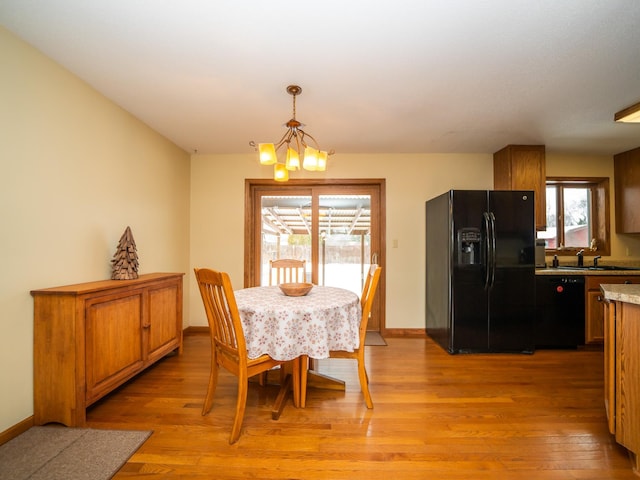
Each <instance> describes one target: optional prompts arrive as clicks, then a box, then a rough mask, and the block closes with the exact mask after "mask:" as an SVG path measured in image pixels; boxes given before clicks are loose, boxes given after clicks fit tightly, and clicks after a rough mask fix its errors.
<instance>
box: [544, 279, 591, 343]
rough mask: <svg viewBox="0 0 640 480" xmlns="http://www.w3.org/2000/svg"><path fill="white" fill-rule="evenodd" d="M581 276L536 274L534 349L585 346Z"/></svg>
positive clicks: (582, 281)
mask: <svg viewBox="0 0 640 480" xmlns="http://www.w3.org/2000/svg"><path fill="white" fill-rule="evenodd" d="M584 322H585V313H584V276H582V275H566V276H560V275H536V325H535V326H536V328H535V340H536V342H535V345H536V348H576V347H577V346H578V345H584V328H585V325H584Z"/></svg>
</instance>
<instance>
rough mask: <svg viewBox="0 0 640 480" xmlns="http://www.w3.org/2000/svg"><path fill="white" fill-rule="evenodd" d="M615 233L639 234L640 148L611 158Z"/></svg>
mask: <svg viewBox="0 0 640 480" xmlns="http://www.w3.org/2000/svg"><path fill="white" fill-rule="evenodd" d="M613 173H614V177H613V178H614V183H615V187H616V188H615V202H616V232H617V233H638V232H640V211H639V210H638V205H639V204H640V147H639V148H635V149H633V150H629V151H628V152H623V153H619V154H617V155H614V156H613Z"/></svg>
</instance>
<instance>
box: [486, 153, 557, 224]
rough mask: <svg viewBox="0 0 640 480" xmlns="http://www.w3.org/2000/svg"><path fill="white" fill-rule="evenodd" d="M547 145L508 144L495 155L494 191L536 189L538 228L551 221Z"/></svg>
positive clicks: (534, 190)
mask: <svg viewBox="0 0 640 480" xmlns="http://www.w3.org/2000/svg"><path fill="white" fill-rule="evenodd" d="M545 171H546V170H545V146H544V145H507V146H506V147H504V148H503V149H502V150H499V151H497V152H496V153H494V154H493V189H494V190H533V192H534V195H535V218H536V221H535V223H536V230H545V229H546V224H547V218H546V215H547V213H546V212H547V207H546V179H547V178H546V173H545Z"/></svg>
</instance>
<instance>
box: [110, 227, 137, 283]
mask: <svg viewBox="0 0 640 480" xmlns="http://www.w3.org/2000/svg"><path fill="white" fill-rule="evenodd" d="M111 263H112V264H113V267H112V270H111V279H112V280H133V279H134V278H138V253H137V252H136V241H135V240H134V239H133V234H132V233H131V229H130V228H129V227H127V229H126V230H125V231H124V233H123V234H122V236H121V237H120V241H119V242H118V249H117V250H116V253H115V255H114V256H113V260H111Z"/></svg>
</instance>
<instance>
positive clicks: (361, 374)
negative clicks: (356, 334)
mask: <svg viewBox="0 0 640 480" xmlns="http://www.w3.org/2000/svg"><path fill="white" fill-rule="evenodd" d="M358 378H359V379H360V389H361V390H362V394H363V395H364V401H365V403H366V404H367V408H373V400H371V392H369V376H368V375H367V369H366V368H365V365H364V354H362V352H361V354H360V355H358Z"/></svg>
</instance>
